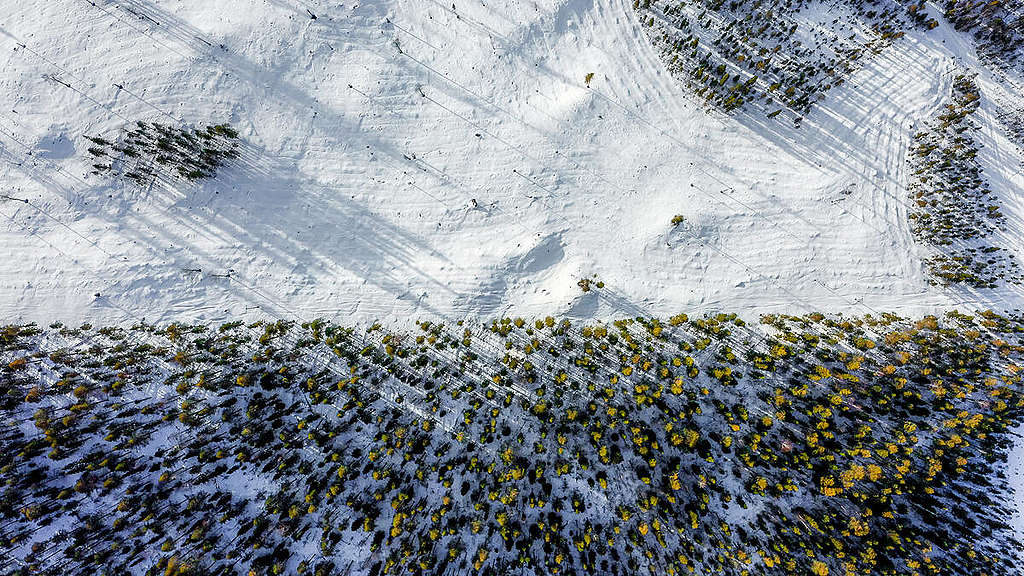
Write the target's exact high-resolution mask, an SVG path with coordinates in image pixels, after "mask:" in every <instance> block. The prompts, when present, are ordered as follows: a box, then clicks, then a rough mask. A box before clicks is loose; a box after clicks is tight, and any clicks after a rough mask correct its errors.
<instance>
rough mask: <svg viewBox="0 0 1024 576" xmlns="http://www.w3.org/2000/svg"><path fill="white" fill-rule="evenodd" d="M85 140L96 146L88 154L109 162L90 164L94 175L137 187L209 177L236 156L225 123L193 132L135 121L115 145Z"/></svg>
mask: <svg viewBox="0 0 1024 576" xmlns="http://www.w3.org/2000/svg"><path fill="white" fill-rule="evenodd" d="M86 138H87V139H88V140H89V141H91V142H92V143H94V144H96V146H94V147H90V148H89V149H88V151H89V154H91V155H92V156H94V157H96V158H111V159H112V161H111V163H109V164H94V165H93V168H94V170H93V173H94V174H111V175H115V176H120V177H125V178H128V179H129V180H133V181H135V182H136V183H138V184H148V183H149V182H150V181H152V180H153V179H154V178H158V177H159V178H166V177H177V178H184V179H185V180H189V181H195V180H201V179H204V178H212V177H213V176H214V175H216V173H217V170H218V169H219V168H220V167H222V166H223V165H224V164H225V163H226V162H228V161H229V160H233V159H235V158H238V156H239V147H238V132H237V131H236V130H235V129H233V128H232V127H231V126H229V125H227V124H217V125H213V126H207V127H206V128H204V129H196V128H187V127H174V126H166V125H164V124H160V123H158V122H150V123H146V122H137V123H136V125H135V127H134V128H133V129H127V128H126V129H125V130H123V132H122V134H121V135H120V136H119V137H118V139H117V142H116V143H112V142H110V141H108V140H105V139H103V138H100V137H89V136H87V137H86Z"/></svg>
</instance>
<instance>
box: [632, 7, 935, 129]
mask: <svg viewBox="0 0 1024 576" xmlns="http://www.w3.org/2000/svg"><path fill="white" fill-rule="evenodd" d="M807 4H808V2H806V1H805V0H774V1H771V0H758V1H756V2H743V1H740V0H732V1H727V0H682V1H680V0H634V8H635V9H636V10H637V11H638V13H639V14H640V16H641V20H642V22H643V23H644V24H645V25H646V26H648V27H650V28H652V30H653V31H654V33H652V34H651V36H652V40H653V41H654V43H655V44H656V45H657V47H658V48H659V49H660V50H661V52H662V55H663V57H664V59H665V60H666V62H667V63H668V65H669V69H670V70H671V71H672V72H674V73H676V74H679V75H680V76H682V77H684V78H686V80H687V82H688V83H689V85H690V87H691V88H692V89H693V90H694V92H695V93H696V94H697V95H698V96H700V97H701V98H703V99H704V100H705V101H706V102H707V103H708V104H709V105H710V106H713V107H715V108H718V109H721V110H723V111H726V112H730V111H733V110H737V109H740V108H743V107H745V106H747V105H753V106H755V107H757V108H758V109H762V110H764V111H765V112H766V113H767V114H768V115H769V117H775V116H777V115H778V114H779V113H781V112H782V111H783V110H784V109H788V110H789V111H791V112H792V114H793V115H795V116H796V118H799V117H801V116H802V115H803V114H806V113H807V112H808V111H810V109H811V107H812V106H813V104H814V102H816V101H817V100H818V99H820V98H823V97H824V95H825V93H827V92H828V90H830V89H831V88H832V87H834V86H838V85H840V84H842V83H843V82H844V81H845V78H846V77H847V76H848V75H849V74H850V73H852V72H853V71H854V70H856V69H857V67H858V66H859V61H860V60H861V58H862V57H864V56H865V55H870V54H874V53H878V52H879V51H881V50H883V49H884V48H885V47H886V46H888V45H889V44H891V43H892V42H893V41H894V40H896V39H898V38H900V37H901V36H902V35H903V33H904V30H905V29H906V28H907V27H908V26H911V25H914V24H915V23H918V24H920V25H923V26H926V27H929V28H932V27H934V26H936V25H937V23H936V22H935V21H934V20H932V19H929V18H926V17H925V16H924V14H925V12H924V9H923V7H924V3H923V2H921V3H920V4H915V3H912V2H894V3H892V4H890V5H886V6H879V5H878V4H876V3H874V2H855V1H848V2H844V5H847V7H848V8H849V10H850V11H852V12H853V13H855V14H856V15H857V17H858V18H859V19H861V20H862V21H863V22H864V23H865V24H866V26H865V28H867V29H868V30H869V32H868V34H867V35H866V36H860V37H858V36H857V34H852V35H851V34H849V33H848V31H844V30H843V29H842V27H843V26H845V24H839V23H838V22H839V21H838V20H837V21H835V22H833V27H832V28H826V27H824V26H818V27H814V28H813V29H807V28H808V26H809V25H808V24H806V23H804V24H802V26H803V28H804V29H803V30H801V31H802V32H806V34H800V33H798V29H800V28H801V24H800V23H799V22H798V19H797V18H795V16H796V14H797V13H798V12H799V11H800V10H802V9H803V8H805V7H806V6H807ZM848 30H853V28H849V29H848Z"/></svg>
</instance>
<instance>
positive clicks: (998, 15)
mask: <svg viewBox="0 0 1024 576" xmlns="http://www.w3.org/2000/svg"><path fill="white" fill-rule="evenodd" d="M942 6H943V9H944V15H945V17H946V19H948V20H949V21H950V22H952V23H953V25H954V26H955V27H956V29H957V30H965V31H969V32H971V33H972V34H974V37H975V39H976V40H977V41H978V46H979V52H980V53H981V55H982V56H983V57H987V58H989V59H990V60H992V61H994V62H996V63H1000V64H1004V65H1011V66H1012V65H1015V64H1016V63H1018V62H1019V61H1020V46H1021V43H1022V42H1024V13H1022V12H1021V5H1020V3H1019V2H1012V1H1011V2H1006V1H1005V0H946V1H945V2H944V3H943V4H942Z"/></svg>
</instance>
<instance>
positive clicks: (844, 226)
mask: <svg viewBox="0 0 1024 576" xmlns="http://www.w3.org/2000/svg"><path fill="white" fill-rule="evenodd" d="M3 4H4V6H3V10H2V11H0V13H2V14H3V18H2V21H0V32H2V34H0V45H2V48H3V50H4V51H5V53H6V54H7V56H6V57H5V58H4V59H3V61H0V66H2V69H0V99H2V100H3V101H4V102H8V103H9V105H8V106H5V107H4V109H3V110H2V111H0V146H2V148H0V150H2V154H3V159H4V162H3V164H2V165H0V178H2V181H3V183H4V193H5V194H6V195H8V196H10V197H12V198H17V199H20V200H28V201H29V202H28V203H24V202H19V201H17V200H5V201H3V202H2V203H0V213H2V215H3V220H2V222H3V224H2V226H0V235H2V237H0V242H2V245H3V246H4V248H5V254H4V256H5V258H3V259H2V261H0V307H2V308H0V309H2V311H3V314H4V316H5V317H6V318H9V319H32V320H50V319H53V318H62V319H67V320H78V319H86V318H88V319H91V320H102V319H111V320H117V319H122V318H124V317H125V316H126V315H128V316H133V317H146V318H147V319H150V320H160V319H171V318H174V319H182V318H201V319H219V318H224V317H228V316H236V315H238V314H241V313H245V312H247V311H248V312H250V313H259V314H265V313H269V314H272V315H275V316H301V317H312V316H317V315H327V316H339V315H340V316H343V317H353V316H354V317H355V318H356V319H360V320H366V319H387V318H392V319H395V318H397V319H407V318H412V317H420V316H446V317H450V316H459V317H461V316H495V315H499V314H501V313H502V312H504V311H507V310H514V311H515V313H517V314H523V315H529V314H548V313H563V314H568V315H571V316H582V317H591V316H617V315H623V314H632V313H634V312H636V311H641V310H642V311H646V312H650V313H659V314H665V313H670V312H675V311H679V310H687V311H691V310H697V311H699V310H706V309H729V310H736V311H745V312H746V313H747V314H750V315H751V316H755V315H756V314H758V313H761V312H765V311H795V312H800V311H806V310H808V309H827V310H830V311H849V312H853V313H868V312H874V311H878V310H884V309H892V310H899V311H904V312H915V311H924V310H934V309H939V308H942V307H946V306H950V305H955V304H956V303H957V302H959V301H962V300H964V299H965V298H969V299H970V301H971V302H975V301H979V300H977V299H979V298H980V299H981V300H980V301H979V302H981V303H982V304H990V305H995V306H998V307H1009V308H1014V307H1016V302H1017V299H1016V293H1014V292H1013V291H1012V290H1009V291H1006V293H1005V294H1004V293H996V294H995V295H992V294H983V295H963V294H961V295H956V294H951V293H950V292H948V291H943V290H940V289H936V288H932V287H929V286H928V284H927V283H926V281H925V278H924V276H923V274H922V268H921V264H920V257H921V252H920V249H919V248H918V247H916V246H915V245H914V244H913V241H912V238H911V236H910V233H909V227H908V224H907V218H906V212H907V207H908V200H907V198H906V193H905V190H904V187H905V184H906V180H907V175H906V173H905V155H906V150H907V148H908V146H909V143H910V135H911V134H912V133H913V129H914V128H913V127H914V126H915V124H919V123H920V122H921V121H922V120H923V119H924V118H927V117H928V116H929V115H930V114H932V113H934V112H935V111H936V110H937V109H938V107H940V106H941V105H942V103H943V99H944V98H946V97H947V96H948V93H949V88H950V84H951V78H952V76H953V74H954V73H955V72H956V71H957V70H959V69H960V68H959V67H964V66H967V67H971V66H972V65H973V64H974V56H973V53H972V49H971V47H970V43H969V42H968V40H967V39H966V38H963V37H961V36H960V35H959V34H957V33H955V32H953V31H951V30H946V29H940V30H936V31H932V32H930V33H927V34H925V33H923V32H917V31H914V32H911V33H909V34H908V35H907V36H906V37H904V38H903V39H901V40H900V41H898V42H897V44H896V46H894V47H893V48H892V49H890V50H887V51H885V52H883V53H882V54H881V55H880V56H878V57H876V58H874V59H872V60H870V61H868V62H867V63H866V65H865V66H864V67H863V68H862V69H861V70H860V71H859V72H858V73H856V74H855V75H854V77H853V78H851V81H850V82H848V83H847V84H845V85H843V86H841V87H839V88H835V89H833V90H832V91H831V92H830V93H829V94H828V97H827V98H826V99H825V100H824V101H823V102H821V103H820V104H819V106H818V108H817V109H815V110H814V111H813V112H812V113H811V114H810V115H809V116H807V117H806V118H805V120H804V125H803V127H802V128H800V129H795V128H791V127H789V126H788V125H786V124H784V123H782V122H773V121H767V120H764V119H763V118H761V119H757V118H755V117H754V116H753V115H749V116H744V115H742V114H741V115H739V116H737V117H724V116H721V115H718V114H708V113H706V112H705V111H704V110H703V109H702V108H701V107H700V106H699V105H698V104H696V103H695V102H693V100H692V98H691V97H690V96H689V95H688V94H687V92H686V91H685V90H684V88H683V87H682V86H681V85H680V84H679V83H678V82H677V81H676V80H675V79H673V78H671V77H670V76H669V75H668V74H667V73H666V72H665V71H664V66H663V64H662V62H661V61H660V60H659V57H658V55H657V53H656V52H655V50H654V49H653V48H652V47H651V45H650V44H649V43H648V42H647V41H646V39H645V37H644V35H643V32H642V27H641V26H639V25H638V23H637V22H636V21H635V19H636V17H635V15H634V13H633V10H632V8H631V6H630V3H629V2H627V1H626V0H541V1H537V2H534V1H519V0H492V1H488V2H486V3H484V2H481V1H480V0H468V1H463V2H456V3H455V4H454V8H453V7H452V6H451V5H449V3H447V2H433V1H430V0H426V1H425V0H417V1H410V0H371V1H362V2H358V3H351V2H345V3H341V4H339V3H337V2H319V1H309V2H303V3H300V2H297V1H293V0H270V1H263V0H228V1H226V2H212V3H211V2H198V1H162V2H146V1H140V0H116V1H110V0H99V1H97V2H95V3H92V2H88V1H86V0H57V1H46V2H41V1H31V0H30V1H21V2H12V1H5V2H4V3H3ZM819 9H820V10H822V11H826V12H827V11H828V10H829V8H828V6H826V5H822V6H820V7H819ZM311 15H315V16H316V18H315V19H314V18H312V17H311ZM588 73H593V78H592V80H591V81H590V83H589V86H587V84H586V83H585V81H584V78H585V76H586V75H587V74H588ZM1009 81H1014V79H1012V78H1011V79H1010V80H1009ZM1016 81H1017V82H1019V79H1018V80H1016ZM980 82H981V85H982V88H983V91H984V93H985V96H989V95H990V94H991V97H989V98H985V100H984V103H983V116H984V118H985V121H986V122H987V123H988V124H989V125H987V126H985V127H984V130H983V132H984V133H985V135H986V136H985V138H990V139H991V142H990V143H989V145H988V147H987V148H986V149H985V151H984V152H983V155H984V156H985V161H987V162H988V164H987V165H986V169H988V166H989V165H990V166H991V171H990V173H991V174H995V175H997V176H999V177H998V178H995V179H994V182H993V186H995V187H996V189H997V191H998V192H1000V193H1002V194H1003V196H1004V197H1005V198H1006V200H1007V202H1006V206H1005V208H1004V211H1005V212H1007V213H1008V214H1010V221H1011V222H1019V220H1020V214H1021V210H1020V208H1021V206H1020V204H1019V202H1020V201H1019V200H1018V199H1016V198H1015V197H1013V196H1012V195H1010V193H1009V192H1010V190H1009V188H1011V187H1014V186H1016V187H1018V188H1019V187H1020V186H1021V184H1022V176H1021V174H1020V170H1019V166H1020V158H1021V157H1020V155H1019V151H1017V150H1016V149H1015V148H1013V147H1011V146H1004V145H1003V144H1004V141H1003V138H1004V137H1003V136H1002V135H1001V132H1002V131H1001V129H1000V128H998V127H997V126H995V120H994V117H993V110H994V109H995V107H996V106H998V105H999V103H1000V102H1001V101H1004V100H1005V101H1012V99H1013V98H1014V96H1013V92H1012V87H1011V85H1009V84H998V83H996V82H995V80H994V79H993V78H992V77H991V76H990V75H989V74H988V73H985V74H984V75H983V77H982V78H981V79H980ZM997 98H999V99H1002V100H997ZM136 120H148V121H161V122H167V123H173V122H183V123H186V124H203V123H207V122H218V121H228V122H231V123H232V124H233V125H234V126H235V127H236V128H237V129H239V131H240V132H241V135H242V139H243V141H244V155H243V156H244V158H243V161H241V162H240V163H238V164H237V165H235V166H234V167H232V168H230V169H228V170H227V171H225V172H223V173H222V174H221V175H219V176H218V177H217V178H216V179H215V180H212V181H208V182H206V183H203V184H201V185H197V186H191V185H186V184H184V183H182V184H181V185H179V186H176V187H173V188H172V187H167V186H160V185H154V186H152V187H149V188H146V189H139V188H138V187H137V186H135V185H134V184H125V183H116V182H115V183H113V184H112V183H111V181H110V180H109V179H106V178H103V177H99V176H90V175H88V171H89V163H90V162H89V158H88V156H87V155H86V154H85V153H84V148H85V147H86V142H85V141H84V139H83V138H82V136H83V135H84V134H90V135H93V134H101V135H104V134H108V135H113V134H116V132H117V131H118V130H119V129H120V127H121V126H123V125H125V124H127V123H131V122H134V121H136ZM997 145H998V146H997ZM676 214H679V215H683V216H684V217H685V219H686V220H685V222H684V223H683V224H682V225H680V226H677V227H673V226H672V224H671V222H670V221H671V219H672V217H673V216H674V215H676ZM1009 237H1010V238H1011V239H1012V238H1013V237H1014V235H1013V234H1010V235H1009ZM1016 248H1019V244H1018V245H1017V246H1016ZM595 274H596V275H597V277H598V278H599V279H600V280H602V281H603V282H604V283H605V288H604V289H601V290H596V291H592V292H590V293H587V294H584V293H583V292H582V291H581V290H580V289H579V287H578V286H577V281H578V280H579V279H580V278H582V277H585V276H587V277H589V276H592V275H595ZM96 294H99V296H96Z"/></svg>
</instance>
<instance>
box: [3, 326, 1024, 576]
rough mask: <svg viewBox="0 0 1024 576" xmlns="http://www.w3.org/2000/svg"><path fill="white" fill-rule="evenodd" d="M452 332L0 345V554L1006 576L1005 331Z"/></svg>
mask: <svg viewBox="0 0 1024 576" xmlns="http://www.w3.org/2000/svg"><path fill="white" fill-rule="evenodd" d="M471 325H472V323H465V322H463V323H456V325H455V326H453V327H452V328H448V327H446V326H444V325H441V324H435V323H430V322H423V323H420V324H418V326H417V330H416V331H414V332H411V333H393V332H389V331H388V330H387V329H385V327H383V326H381V325H374V326H372V327H370V328H369V329H360V328H354V327H345V326H339V325H336V324H332V323H329V322H324V321H320V320H316V321H312V322H305V323H301V324H296V323H291V322H257V323H254V324H250V325H245V324H242V323H239V322H231V323H227V324H222V325H219V326H212V327H206V326H202V325H183V324H175V325H171V326H166V327H156V326H151V325H146V324H140V325H137V326H132V327H123V328H100V329H98V330H94V329H90V330H82V329H69V328H65V327H63V326H57V327H55V328H51V329H49V330H47V331H41V330H40V329H39V328H38V327H35V326H8V327H3V328H0V367H3V368H0V391H2V392H3V393H2V394H0V402H2V404H0V416H2V417H3V419H4V422H5V423H10V424H11V425H9V426H7V427H6V428H5V431H4V434H3V435H2V436H0V472H2V474H3V478H4V480H5V482H4V483H3V485H2V486H0V516H2V518H3V520H4V523H5V532H4V534H5V539H4V541H3V542H0V555H3V556H5V557H8V558H11V557H13V558H16V559H17V560H18V561H19V562H24V563H26V564H29V565H32V566H34V567H35V569H36V570H37V572H39V573H45V574H53V573H57V572H58V571H59V572H71V573H117V574H153V573H160V572H164V573H167V571H168V570H170V571H171V573H197V574H248V573H249V572H250V571H252V572H255V573H257V574H269V573H282V574H284V573H296V572H300V571H301V572H303V573H312V574H324V575H326V574H340V573H345V567H346V566H348V565H349V564H350V563H354V564H353V565H363V566H366V570H367V571H369V572H373V573H376V574H384V573H385V572H386V573H388V574H405V573H415V574H420V573H436V574H444V573H455V574H465V573H470V572H478V571H479V572H483V573H493V574H506V573H517V574H518V573H522V574H553V573H556V572H557V573H572V572H575V573H600V574H632V573H635V572H637V570H638V569H639V568H638V567H639V566H657V567H658V568H657V571H658V573H665V574H668V573H675V574H687V573H691V571H693V572H695V573H700V574H726V575H734V576H740V575H744V574H763V575H778V576H783V575H787V576H788V575H791V574H807V573H814V574H826V573H827V574H842V573H857V574H887V575H895V574H907V573H913V572H914V571H915V570H917V569H919V568H920V567H921V566H923V565H928V566H930V568H929V573H933V574H943V575H945V574H949V575H960V574H991V575H994V576H1001V575H1007V574H1011V573H1012V571H1013V566H1014V565H1013V563H1012V558H1013V556H1012V555H1013V554H1014V549H1015V546H1016V543H1015V540H1014V536H1013V531H1012V529H1011V528H1010V527H1009V526H1008V525H1007V524H1006V517H1005V515H1003V514H1002V512H1001V508H1000V507H1001V504H1002V498H1003V495H1005V494H1006V491H1007V486H1006V482H1005V479H1003V478H1001V477H1000V476H999V475H998V474H997V470H998V469H999V466H1000V465H1001V464H1000V463H1001V462H1002V461H1004V460H1005V456H1006V451H1007V449H1008V447H1009V445H1010V439H1011V432H1010V430H1011V429H1012V428H1014V427H1016V426H1019V425H1020V424H1021V422H1022V419H1024V411H1022V408H1024V389H1022V386H1021V375H1020V371H1019V369H1018V367H1017V366H1018V365H1019V362H1020V360H1021V354H1022V352H1024V346H1022V343H1024V318H1020V317H1004V316H999V315H996V314H993V313H982V314H978V315H976V316H967V315H963V314H959V313H955V312H954V313H950V314H948V315H947V316H946V317H943V318H937V317H925V318H922V319H919V320H911V319H906V318H901V317H898V316H895V315H883V316H882V317H880V318H875V317H871V316H868V317H863V318H856V317H853V318H849V317H842V316H825V315H820V314H810V315H807V316H785V315H778V316H766V317H764V318H762V319H761V322H760V324H758V325H753V326H751V325H748V324H747V323H746V322H744V321H743V320H742V319H741V318H739V317H737V316H736V315H734V314H716V315H709V316H703V317H696V318H691V317H688V316H686V315H684V314H679V315H676V316H673V317H671V318H670V319H669V320H668V321H667V322H662V321H660V320H658V319H650V318H635V319H626V320H620V321H616V322H613V323H610V324H605V323H597V324H591V325H583V326H578V325H574V324H573V323H572V322H570V321H568V320H556V319H555V318H553V317H546V318H543V319H537V320H535V321H530V322H528V321H526V320H524V319H521V318H502V319H499V320H494V321H492V322H490V323H489V324H484V325H479V324H478V325H476V326H477V327H476V328H473V329H471V328H470V326H471ZM181 357H187V358H188V361H187V363H182V362H179V361H178V360H177V359H178V358H181ZM19 359H27V361H26V362H24V363H18V364H17V365H16V366H14V367H12V366H11V365H12V364H14V363H16V361H18V360H19ZM83 398H84V399H87V400H88V401H89V402H88V404H82V403H80V399H83ZM954 519H955V520H954ZM47 526H62V527H64V528H63V529H62V531H54V530H48V529H42V528H44V527H47ZM311 544H312V545H314V546H316V548H317V551H318V553H317V554H315V555H311V554H310V545H311ZM97 551H99V552H97ZM300 567H301V570H300Z"/></svg>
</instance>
